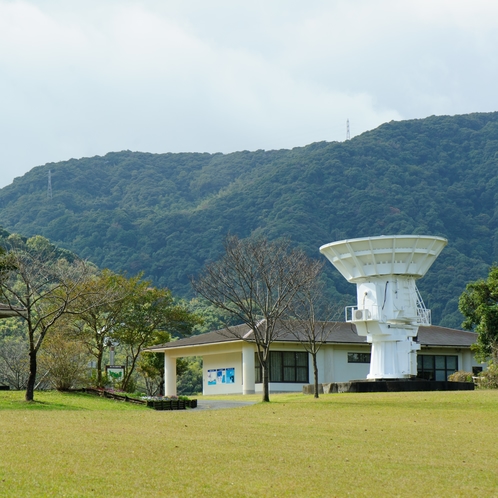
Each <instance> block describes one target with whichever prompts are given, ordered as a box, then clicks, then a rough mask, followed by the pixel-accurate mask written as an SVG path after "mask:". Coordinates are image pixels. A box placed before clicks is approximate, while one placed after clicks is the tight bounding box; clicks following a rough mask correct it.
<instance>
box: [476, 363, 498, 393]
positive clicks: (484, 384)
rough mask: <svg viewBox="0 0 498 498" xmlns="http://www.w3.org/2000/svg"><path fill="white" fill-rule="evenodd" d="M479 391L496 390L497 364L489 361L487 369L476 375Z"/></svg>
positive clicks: (497, 381) (497, 387) (497, 383)
mask: <svg viewBox="0 0 498 498" xmlns="http://www.w3.org/2000/svg"><path fill="white" fill-rule="evenodd" d="M477 378H478V382H477V385H478V387H479V388H480V389H498V363H494V362H493V361H490V362H489V363H488V368H487V369H486V370H484V371H483V372H481V373H480V374H479V375H478V377H477Z"/></svg>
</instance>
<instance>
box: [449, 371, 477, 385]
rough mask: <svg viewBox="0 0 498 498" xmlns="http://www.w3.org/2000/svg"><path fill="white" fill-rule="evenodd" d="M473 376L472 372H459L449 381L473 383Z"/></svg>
mask: <svg viewBox="0 0 498 498" xmlns="http://www.w3.org/2000/svg"><path fill="white" fill-rule="evenodd" d="M472 377H473V374H472V372H465V370H458V372H455V373H452V374H451V375H450V376H449V377H448V380H449V381H450V382H472Z"/></svg>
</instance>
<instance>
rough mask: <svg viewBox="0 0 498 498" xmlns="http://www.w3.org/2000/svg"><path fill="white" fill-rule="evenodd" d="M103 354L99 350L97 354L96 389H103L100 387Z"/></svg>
mask: <svg viewBox="0 0 498 498" xmlns="http://www.w3.org/2000/svg"><path fill="white" fill-rule="evenodd" d="M103 355H104V352H103V351H101V350H99V352H98V354H97V387H104V386H103V385H102V356H103Z"/></svg>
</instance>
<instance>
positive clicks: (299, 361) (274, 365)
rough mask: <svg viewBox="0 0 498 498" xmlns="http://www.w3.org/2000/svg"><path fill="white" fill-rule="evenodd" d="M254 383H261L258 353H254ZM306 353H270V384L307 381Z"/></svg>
mask: <svg viewBox="0 0 498 498" xmlns="http://www.w3.org/2000/svg"><path fill="white" fill-rule="evenodd" d="M255 367H256V383H261V382H263V379H262V375H261V365H260V364H259V360H258V353H255ZM308 373H309V363H308V353H306V352H297V351H270V382H299V383H301V382H302V383H303V384H307V383H308V381H309V378H308Z"/></svg>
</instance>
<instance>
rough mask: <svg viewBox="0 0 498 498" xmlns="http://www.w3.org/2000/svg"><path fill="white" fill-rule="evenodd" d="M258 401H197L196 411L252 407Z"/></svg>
mask: <svg viewBox="0 0 498 498" xmlns="http://www.w3.org/2000/svg"><path fill="white" fill-rule="evenodd" d="M255 403H257V401H223V400H220V399H197V408H196V410H221V409H224V408H239V407H241V406H250V405H254V404H255Z"/></svg>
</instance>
